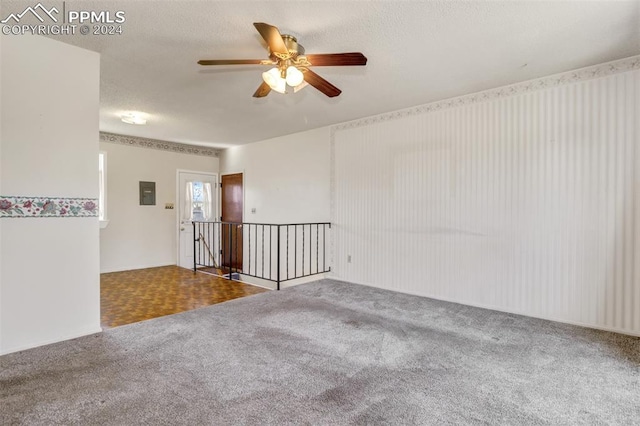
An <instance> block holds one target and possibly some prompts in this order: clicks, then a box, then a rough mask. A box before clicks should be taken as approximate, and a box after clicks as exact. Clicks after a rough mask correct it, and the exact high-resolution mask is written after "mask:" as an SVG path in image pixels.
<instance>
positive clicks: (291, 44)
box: [269, 34, 304, 60]
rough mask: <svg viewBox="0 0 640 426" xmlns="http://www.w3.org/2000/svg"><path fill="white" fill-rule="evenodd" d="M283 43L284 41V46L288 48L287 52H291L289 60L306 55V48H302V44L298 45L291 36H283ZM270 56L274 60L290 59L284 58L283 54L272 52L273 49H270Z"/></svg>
mask: <svg viewBox="0 0 640 426" xmlns="http://www.w3.org/2000/svg"><path fill="white" fill-rule="evenodd" d="M282 41H284V45H285V46H286V47H287V50H288V51H289V58H293V59H295V58H296V57H297V56H299V55H304V47H302V45H301V44H298V40H297V39H296V38H295V37H294V36H292V35H289V34H282ZM269 56H270V57H271V58H272V59H273V58H276V60H277V59H289V58H283V57H282V56H283V55H281V54H277V53H274V52H272V51H271V49H269Z"/></svg>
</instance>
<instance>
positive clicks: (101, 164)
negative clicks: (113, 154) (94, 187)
mask: <svg viewBox="0 0 640 426" xmlns="http://www.w3.org/2000/svg"><path fill="white" fill-rule="evenodd" d="M98 188H99V193H98V219H99V220H100V227H101V228H104V227H106V226H107V223H109V221H108V220H107V153H106V152H100V153H99V154H98Z"/></svg>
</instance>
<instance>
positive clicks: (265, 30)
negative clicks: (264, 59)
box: [253, 22, 289, 55]
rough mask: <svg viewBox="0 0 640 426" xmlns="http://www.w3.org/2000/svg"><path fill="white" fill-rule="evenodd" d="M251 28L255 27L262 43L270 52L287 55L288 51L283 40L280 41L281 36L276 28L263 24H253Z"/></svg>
mask: <svg viewBox="0 0 640 426" xmlns="http://www.w3.org/2000/svg"><path fill="white" fill-rule="evenodd" d="M253 26H254V27H256V30H258V32H259V33H260V35H261V36H262V38H263V39H264V41H266V42H267V45H268V46H269V49H270V50H271V51H272V52H274V53H281V54H283V55H288V54H289V50H288V49H287V46H286V45H285V44H284V40H283V39H282V35H281V34H280V31H279V30H278V28H276V27H274V26H273V25H269V24H265V23H264V22H254V23H253Z"/></svg>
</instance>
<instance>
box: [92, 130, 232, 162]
mask: <svg viewBox="0 0 640 426" xmlns="http://www.w3.org/2000/svg"><path fill="white" fill-rule="evenodd" d="M100 142H108V143H115V144H119V145H127V146H135V147H138V148H149V149H157V150H160V151H170V152H177V153H180V154H191V155H201V156H204V157H219V156H220V151H219V150H217V149H213V148H207V147H204V146H196V145H187V144H183V143H176V142H167V141H160V140H157V139H147V138H139V137H137V136H125V135H117V134H115V133H106V132H100Z"/></svg>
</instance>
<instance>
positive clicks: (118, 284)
mask: <svg viewBox="0 0 640 426" xmlns="http://www.w3.org/2000/svg"><path fill="white" fill-rule="evenodd" d="M265 291H269V290H267V289H264V288H261V287H255V286H252V285H248V284H243V283H240V282H237V281H229V280H225V279H222V278H218V277H214V276H211V275H207V274H202V273H198V274H194V273H193V271H190V270H187V269H184V268H180V267H178V266H162V267H159V268H148V269H138V270H135V271H124V272H112V273H108V274H101V275H100V308H101V323H102V327H103V328H111V327H117V326H120V325H125V324H131V323H134V322H138V321H143V320H147V319H151V318H157V317H161V316H164V315H171V314H176V313H178V312H184V311H188V310H191V309H196V308H201V307H203V306H208V305H213V304H214V303H220V302H225V301H227V300H232V299H236V298H238V297H244V296H250V295H252V294H258V293H263V292H265Z"/></svg>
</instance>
